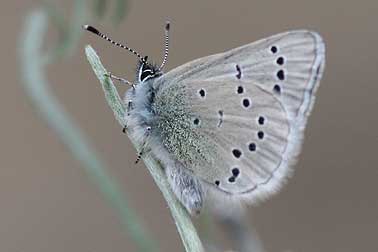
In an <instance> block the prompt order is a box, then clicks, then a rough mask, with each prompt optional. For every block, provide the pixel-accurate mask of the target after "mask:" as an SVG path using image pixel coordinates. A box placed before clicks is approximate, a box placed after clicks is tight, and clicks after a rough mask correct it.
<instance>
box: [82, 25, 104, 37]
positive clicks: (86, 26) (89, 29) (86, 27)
mask: <svg viewBox="0 0 378 252" xmlns="http://www.w3.org/2000/svg"><path fill="white" fill-rule="evenodd" d="M82 27H83V29H84V30H87V31H90V32H92V33H94V34H97V35H101V34H100V32H99V31H98V30H97V29H96V28H94V27H93V26H90V25H83V26H82Z"/></svg>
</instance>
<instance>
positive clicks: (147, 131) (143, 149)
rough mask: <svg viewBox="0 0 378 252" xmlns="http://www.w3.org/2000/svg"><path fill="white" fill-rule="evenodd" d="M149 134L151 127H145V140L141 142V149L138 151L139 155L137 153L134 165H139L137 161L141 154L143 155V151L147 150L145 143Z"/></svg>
mask: <svg viewBox="0 0 378 252" xmlns="http://www.w3.org/2000/svg"><path fill="white" fill-rule="evenodd" d="M150 132H151V127H150V126H147V127H146V132H145V135H146V137H145V140H144V141H143V144H142V149H141V150H140V151H139V153H138V157H137V159H136V160H135V163H136V164H137V163H139V161H140V160H141V158H142V156H143V154H144V153H145V151H146V148H147V146H146V143H147V140H148V137H149V136H150Z"/></svg>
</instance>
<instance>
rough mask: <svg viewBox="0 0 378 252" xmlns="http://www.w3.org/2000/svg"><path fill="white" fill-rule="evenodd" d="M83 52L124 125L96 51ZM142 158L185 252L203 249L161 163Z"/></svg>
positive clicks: (119, 104) (119, 102)
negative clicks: (156, 186)
mask: <svg viewBox="0 0 378 252" xmlns="http://www.w3.org/2000/svg"><path fill="white" fill-rule="evenodd" d="M85 52H86V55H87V59H88V61H89V63H90V64H91V66H92V68H93V71H94V72H95V74H96V76H97V78H98V79H99V80H100V82H101V85H102V88H103V90H104V93H105V97H106V100H107V102H108V105H109V106H110V108H111V109H112V110H113V112H114V115H115V117H116V119H117V121H118V122H119V123H120V124H121V125H122V126H124V125H125V120H124V113H125V108H124V104H123V102H122V100H121V98H120V97H119V94H118V92H117V89H116V88H115V87H114V84H113V82H112V81H111V80H110V78H108V77H105V74H107V73H108V72H107V71H106V69H105V68H104V67H103V65H102V64H101V62H100V59H99V57H98V56H97V54H96V52H95V51H94V50H93V48H92V47H91V46H87V47H86V48H85ZM129 137H130V135H129ZM130 139H131V142H132V143H133V144H134V146H135V147H136V149H140V148H139V147H140V146H138V142H137V141H136V139H133V138H130ZM143 160H144V163H145V164H146V166H147V168H148V170H149V171H150V173H151V175H152V177H153V179H154V180H155V182H156V184H157V185H158V187H159V189H160V190H161V192H162V193H163V196H164V198H165V200H166V201H167V203H168V206H169V208H170V210H171V213H172V216H173V219H174V221H175V223H176V226H177V229H178V232H179V234H180V236H181V239H182V242H183V244H184V247H185V249H186V251H187V252H202V251H204V249H203V246H202V243H201V241H200V239H199V237H198V235H197V232H196V229H195V228H194V226H193V223H192V221H191V219H190V216H189V214H188V213H187V211H186V210H185V209H184V208H183V207H182V205H181V203H180V202H179V201H178V200H177V198H176V197H175V195H174V193H173V192H172V190H171V188H170V186H169V184H168V181H167V178H166V176H165V173H164V170H163V168H162V167H161V165H160V164H159V163H158V162H157V161H156V159H154V158H153V157H151V156H150V155H146V156H145V157H143Z"/></svg>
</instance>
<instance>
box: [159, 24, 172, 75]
mask: <svg viewBox="0 0 378 252" xmlns="http://www.w3.org/2000/svg"><path fill="white" fill-rule="evenodd" d="M170 26H171V25H170V22H169V21H167V22H166V23H165V46H164V58H163V62H162V63H161V65H160V67H159V72H160V71H161V70H162V69H163V67H164V65H165V63H167V59H168V49H169V29H170Z"/></svg>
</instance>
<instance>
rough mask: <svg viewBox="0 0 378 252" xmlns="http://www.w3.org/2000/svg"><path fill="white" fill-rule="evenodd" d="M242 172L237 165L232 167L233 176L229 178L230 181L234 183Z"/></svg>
mask: <svg viewBox="0 0 378 252" xmlns="http://www.w3.org/2000/svg"><path fill="white" fill-rule="evenodd" d="M239 174H240V170H239V168H237V167H234V168H232V170H231V177H229V178H228V182H230V183H234V182H235V181H236V179H237V177H238V176H239Z"/></svg>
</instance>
